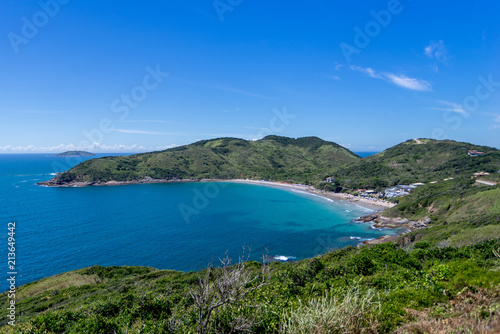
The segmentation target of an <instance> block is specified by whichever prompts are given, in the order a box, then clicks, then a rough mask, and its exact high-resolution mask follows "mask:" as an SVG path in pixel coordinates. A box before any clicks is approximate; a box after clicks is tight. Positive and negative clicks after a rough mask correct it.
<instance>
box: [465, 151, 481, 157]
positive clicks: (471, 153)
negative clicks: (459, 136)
mask: <svg viewBox="0 0 500 334" xmlns="http://www.w3.org/2000/svg"><path fill="white" fill-rule="evenodd" d="M467 154H468V155H469V157H479V156H481V155H484V154H485V153H484V152H480V151H478V150H469V151H468V152H467Z"/></svg>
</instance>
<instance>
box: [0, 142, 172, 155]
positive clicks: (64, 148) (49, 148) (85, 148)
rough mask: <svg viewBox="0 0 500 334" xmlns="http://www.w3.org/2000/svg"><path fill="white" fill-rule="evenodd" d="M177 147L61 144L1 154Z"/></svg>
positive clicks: (6, 150) (10, 148) (2, 148)
mask: <svg viewBox="0 0 500 334" xmlns="http://www.w3.org/2000/svg"><path fill="white" fill-rule="evenodd" d="M176 146H177V145H175V144H172V145H163V146H143V145H137V144H132V145H120V144H115V145H104V144H99V143H92V144H91V145H90V146H76V145H74V144H59V145H54V146H39V147H38V146H34V145H26V146H12V145H6V146H0V153H61V152H65V151H90V152H94V153H133V152H150V151H158V150H166V149H169V148H172V147H176Z"/></svg>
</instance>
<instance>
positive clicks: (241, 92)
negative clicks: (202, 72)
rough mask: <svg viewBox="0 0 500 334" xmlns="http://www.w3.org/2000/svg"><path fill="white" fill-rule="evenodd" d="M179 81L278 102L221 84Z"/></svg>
mask: <svg viewBox="0 0 500 334" xmlns="http://www.w3.org/2000/svg"><path fill="white" fill-rule="evenodd" d="M177 80H178V81H180V82H182V83H185V84H189V85H193V86H199V87H205V88H211V89H217V90H222V91H225V92H230V93H236V94H241V95H246V96H250V97H255V98H258V99H264V100H269V101H278V99H275V98H272V97H269V96H265V95H262V94H258V93H254V92H249V91H246V90H243V89H239V88H236V87H231V86H227V85H221V84H203V83H199V82H194V81H189V80H180V79H177Z"/></svg>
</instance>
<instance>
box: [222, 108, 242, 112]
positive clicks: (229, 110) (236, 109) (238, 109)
mask: <svg viewBox="0 0 500 334" xmlns="http://www.w3.org/2000/svg"><path fill="white" fill-rule="evenodd" d="M235 111H240V108H235V109H224V110H222V112H235Z"/></svg>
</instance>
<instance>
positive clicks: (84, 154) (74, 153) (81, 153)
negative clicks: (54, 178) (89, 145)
mask: <svg viewBox="0 0 500 334" xmlns="http://www.w3.org/2000/svg"><path fill="white" fill-rule="evenodd" d="M54 157H95V154H94V153H91V152H86V151H67V152H63V153H59V154H54Z"/></svg>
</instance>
